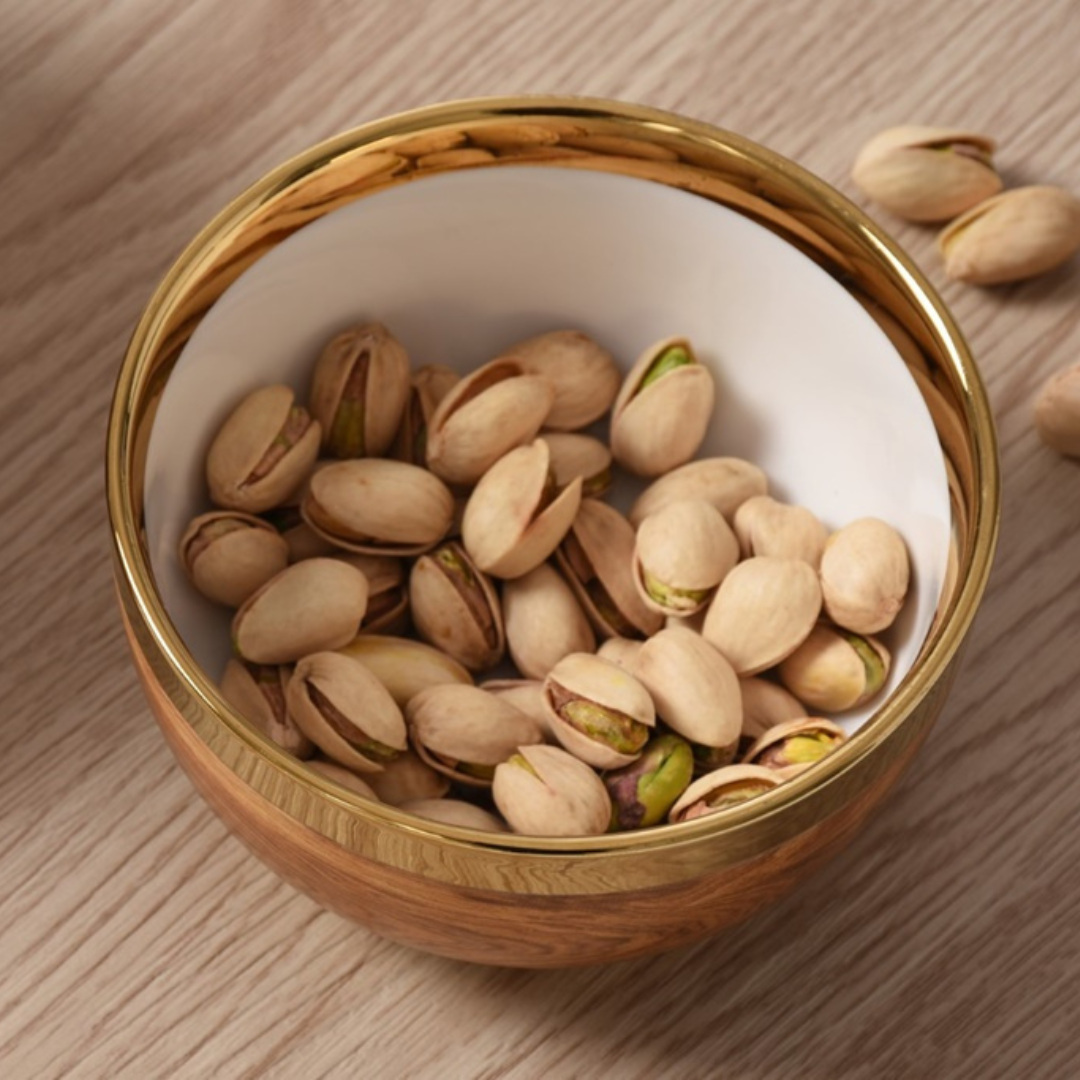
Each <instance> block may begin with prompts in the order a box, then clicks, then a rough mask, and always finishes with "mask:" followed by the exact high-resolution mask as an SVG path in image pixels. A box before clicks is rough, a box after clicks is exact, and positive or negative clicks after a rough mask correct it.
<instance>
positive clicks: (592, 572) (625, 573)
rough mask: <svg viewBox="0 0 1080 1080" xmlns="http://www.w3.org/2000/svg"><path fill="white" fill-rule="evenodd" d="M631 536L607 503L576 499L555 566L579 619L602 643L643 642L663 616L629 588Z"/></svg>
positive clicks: (626, 524)
mask: <svg viewBox="0 0 1080 1080" xmlns="http://www.w3.org/2000/svg"><path fill="white" fill-rule="evenodd" d="M634 542H635V536H634V530H633V527H632V526H631V525H630V523H629V522H628V521H627V520H626V518H624V517H623V516H622V514H620V513H619V512H618V510H616V509H614V508H613V507H611V506H608V504H607V503H603V502H599V501H598V500H596V499H582V500H581V506H580V507H579V508H578V512H577V517H575V518H574V521H573V524H572V525H571V526H570V530H569V532H568V533H567V534H566V538H565V539H564V540H563V542H562V544H561V545H560V546H559V548H558V550H557V552H556V555H555V560H556V562H557V563H558V566H559V569H560V570H561V571H562V572H563V575H564V576H565V577H566V580H567V581H569V582H570V587H571V588H572V589H573V590H574V592H575V593H576V594H577V598H578V600H580V601H581V606H582V607H583V608H584V609H585V614H586V615H588V616H589V619H590V621H591V622H592V624H593V626H594V627H595V629H596V631H597V633H599V634H601V635H602V636H604V637H628V638H638V637H648V636H649V635H650V634H655V633H656V631H657V630H659V629H660V627H661V626H662V625H663V616H662V615H661V614H660V613H659V612H657V611H653V610H652V608H649V607H647V606H646V605H645V602H644V601H643V600H642V599H641V597H640V596H639V595H638V590H637V586H636V585H635V584H634Z"/></svg>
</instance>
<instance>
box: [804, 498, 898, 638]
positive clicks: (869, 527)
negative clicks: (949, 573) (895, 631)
mask: <svg viewBox="0 0 1080 1080" xmlns="http://www.w3.org/2000/svg"><path fill="white" fill-rule="evenodd" d="M909 578H910V568H909V565H908V553H907V548H906V547H905V545H904V541H903V540H902V539H901V537H900V534H899V533H898V532H897V531H896V530H895V529H893V528H892V527H891V526H889V525H886V524H885V522H884V521H880V520H879V519H878V518H860V519H859V520H858V521H853V522H852V523H851V524H850V525H845V526H844V528H842V529H840V530H839V531H838V532H835V533H833V534H832V536H830V537H829V541H828V543H827V544H826V545H825V554H824V555H823V556H822V558H821V594H822V600H823V604H824V608H825V613H826V614H827V615H828V616H829V618H830V619H832V621H833V622H834V623H836V624H837V625H838V626H842V627H843V628H844V629H845V630H853V631H855V633H856V634H876V633H878V632H879V631H881V630H884V629H886V627H888V626H891V625H892V622H893V620H894V619H895V618H896V616H897V614H898V613H899V611H900V608H901V607H902V606H903V603H904V597H905V596H906V595H907V590H908V581H909Z"/></svg>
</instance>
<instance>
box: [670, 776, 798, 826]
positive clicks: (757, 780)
mask: <svg viewBox="0 0 1080 1080" xmlns="http://www.w3.org/2000/svg"><path fill="white" fill-rule="evenodd" d="M782 783H783V780H782V779H781V778H780V777H779V776H777V774H776V773H775V772H773V771H772V770H771V769H765V768H762V767H760V766H758V765H726V766H724V768H722V769H717V770H716V771H715V772H711V773H707V774H706V775H705V776H702V777H700V778H699V779H697V780H695V781H694V782H693V783H692V784H691V785H690V786H689V787H688V788H687V789H686V791H684V792H683V793H682V795H681V796H680V797H679V798H678V800H677V801H676V803H675V805H674V806H673V807H672V808H671V812H670V813H669V814H668V821H671V822H679V821H693V819H694V818H699V817H704V816H705V815H706V814H715V813H717V812H718V811H720V810H727V809H728V808H729V807H732V806H738V805H739V804H740V803H744V802H746V801H747V800H748V799H756V798H757V797H758V796H759V795H764V794H765V793H766V792H769V791H772V789H773V788H775V787H779V786H780V784H782Z"/></svg>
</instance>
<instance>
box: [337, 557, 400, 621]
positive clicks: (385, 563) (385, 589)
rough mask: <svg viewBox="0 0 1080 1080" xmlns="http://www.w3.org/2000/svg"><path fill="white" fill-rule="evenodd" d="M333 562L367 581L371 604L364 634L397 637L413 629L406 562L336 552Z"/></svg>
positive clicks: (389, 558)
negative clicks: (398, 633)
mask: <svg viewBox="0 0 1080 1080" xmlns="http://www.w3.org/2000/svg"><path fill="white" fill-rule="evenodd" d="M333 558H335V559H338V560H339V561H341V562H344V563H348V564H349V565H350V566H353V567H355V568H356V569H357V570H359V571H360V573H362V574H363V575H364V577H366V578H367V581H368V603H367V611H365V612H364V621H363V622H362V623H361V624H360V632H361V633H362V634H393V633H397V632H400V631H402V630H405V629H407V628H408V625H409V591H408V585H407V581H406V576H405V562H404V560H402V559H399V558H396V557H395V556H393V555H361V554H359V553H351V552H342V551H336V552H335V554H334V555H333Z"/></svg>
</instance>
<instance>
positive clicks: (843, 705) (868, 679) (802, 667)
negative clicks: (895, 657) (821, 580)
mask: <svg viewBox="0 0 1080 1080" xmlns="http://www.w3.org/2000/svg"><path fill="white" fill-rule="evenodd" d="M889 666H890V657H889V651H888V649H886V648H885V646H884V645H882V644H881V642H880V641H878V640H877V639H876V638H873V637H863V636H862V635H860V634H853V633H852V632H851V631H850V630H838V629H836V628H835V627H832V626H828V625H827V624H825V623H818V625H817V626H815V627H814V629H813V630H811V631H810V636H809V637H808V638H807V639H806V640H805V641H804V642H803V643H802V644H801V645H800V646H799V647H798V648H797V649H796V650H795V651H794V652H793V653H792V654H791V655H790V656H788V657H787V658H786V659H785V660H784V661H783V662H782V663H781V664H780V667H779V674H780V679H781V681H782V682H783V684H784V685H785V686H786V687H787V688H788V690H790V691H791V692H792V693H793V694H794V695H795V696H796V697H797V698H798V699H799V700H800V701H802V702H803V703H804V704H806V705H807V706H809V707H810V708H811V709H813V710H815V711H816V712H830V713H836V712H843V711H844V710H845V709H853V708H855V706H857V705H862V704H863V703H864V702H866V701H869V700H870V698H872V697H873V696H874V695H875V694H876V693H877V692H878V691H879V690H881V688H882V687H883V686H884V685H885V680H886V678H888V674H889Z"/></svg>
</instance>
